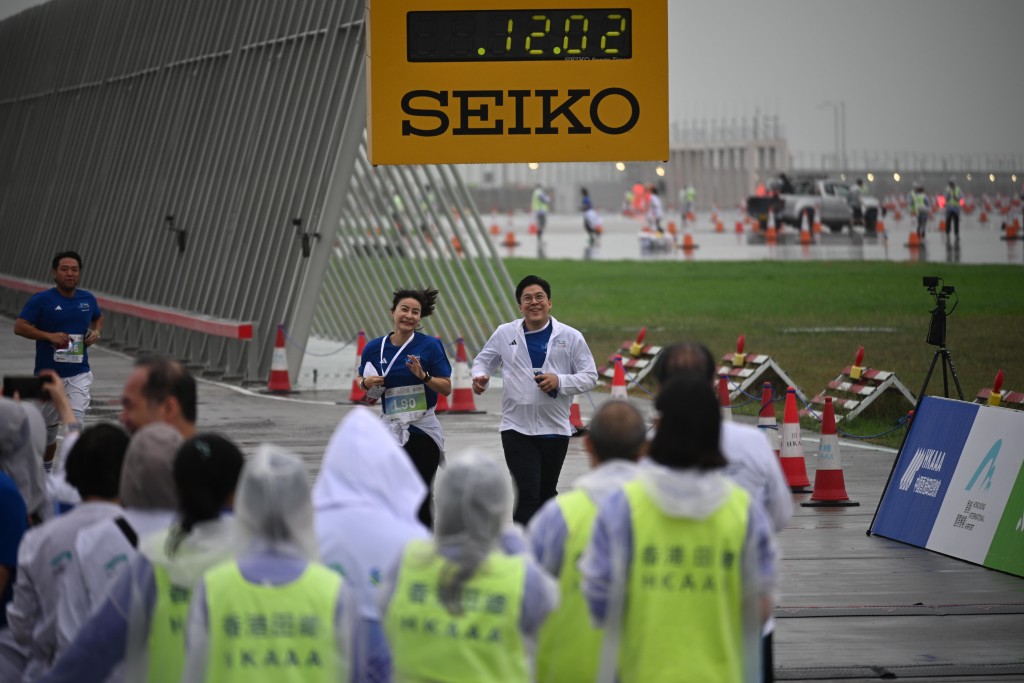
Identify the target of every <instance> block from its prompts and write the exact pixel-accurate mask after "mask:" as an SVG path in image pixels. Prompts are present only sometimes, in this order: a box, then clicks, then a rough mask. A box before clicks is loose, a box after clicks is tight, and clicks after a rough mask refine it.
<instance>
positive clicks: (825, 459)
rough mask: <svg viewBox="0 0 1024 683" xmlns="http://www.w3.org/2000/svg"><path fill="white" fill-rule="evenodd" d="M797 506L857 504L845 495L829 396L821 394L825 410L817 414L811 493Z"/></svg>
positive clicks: (846, 505) (841, 461) (841, 465)
mask: <svg viewBox="0 0 1024 683" xmlns="http://www.w3.org/2000/svg"><path fill="white" fill-rule="evenodd" d="M787 400H788V399H787ZM794 407H795V406H794ZM800 505H802V506H804V507H808V508H813V507H852V506H854V505H860V503H856V502H854V501H852V500H850V496H848V495H847V494H846V481H845V480H844V479H843V460H842V457H841V456H840V454H839V437H838V436H836V413H835V409H834V408H833V407H832V397H831V396H826V397H825V412H824V414H823V415H822V416H821V443H820V444H819V446H818V469H817V470H816V471H815V472H814V493H812V494H811V499H810V500H809V501H807V502H805V503H800Z"/></svg>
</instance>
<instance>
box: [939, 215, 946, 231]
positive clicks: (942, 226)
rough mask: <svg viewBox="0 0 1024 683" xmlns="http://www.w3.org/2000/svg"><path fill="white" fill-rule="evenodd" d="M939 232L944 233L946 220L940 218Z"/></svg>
mask: <svg viewBox="0 0 1024 683" xmlns="http://www.w3.org/2000/svg"><path fill="white" fill-rule="evenodd" d="M939 232H946V219H945V218H940V219H939Z"/></svg>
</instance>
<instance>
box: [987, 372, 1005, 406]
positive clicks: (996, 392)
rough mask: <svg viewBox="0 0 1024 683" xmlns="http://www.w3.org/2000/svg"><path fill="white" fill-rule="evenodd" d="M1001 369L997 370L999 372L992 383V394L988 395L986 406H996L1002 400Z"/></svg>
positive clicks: (1002, 374) (1002, 375)
mask: <svg viewBox="0 0 1024 683" xmlns="http://www.w3.org/2000/svg"><path fill="white" fill-rule="evenodd" d="M1004 376H1005V375H1004V373H1003V369H1002V368H999V372H997V373H996V378H995V380H993V382H992V393H991V394H989V395H988V405H990V406H998V405H1000V404H1001V403H1002V400H1003V391H1002V390H1003V377H1004Z"/></svg>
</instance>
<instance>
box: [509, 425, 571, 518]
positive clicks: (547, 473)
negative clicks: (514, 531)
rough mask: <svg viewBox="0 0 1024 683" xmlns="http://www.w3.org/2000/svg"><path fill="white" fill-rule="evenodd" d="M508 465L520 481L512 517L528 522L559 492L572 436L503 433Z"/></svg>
mask: <svg viewBox="0 0 1024 683" xmlns="http://www.w3.org/2000/svg"><path fill="white" fill-rule="evenodd" d="M501 445H502V448H504V450H505V464H507V465H508V471H509V473H510V474H511V475H512V480H513V481H514V482H515V484H516V509H515V510H514V511H513V513H512V519H513V520H515V521H516V522H519V523H520V524H522V525H524V526H525V525H526V523H527V522H529V521H530V518H531V517H533V514H534V513H535V512H537V510H539V509H540V506H541V505H543V504H544V502H545V501H547V500H548V499H549V498H554V497H555V495H556V494H557V488H556V487H557V486H558V476H559V474H561V472H562V463H563V462H564V461H565V453H566V451H567V450H569V437H567V436H565V437H555V438H544V437H540V436H526V435H525V434H520V433H519V432H516V431H513V430H511V429H509V430H506V431H504V432H502V433H501Z"/></svg>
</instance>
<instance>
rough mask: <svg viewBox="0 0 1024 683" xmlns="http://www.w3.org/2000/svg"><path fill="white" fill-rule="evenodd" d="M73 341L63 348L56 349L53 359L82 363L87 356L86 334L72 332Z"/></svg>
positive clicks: (57, 361) (62, 361)
mask: <svg viewBox="0 0 1024 683" xmlns="http://www.w3.org/2000/svg"><path fill="white" fill-rule="evenodd" d="M70 336H71V343H70V344H69V345H68V346H67V347H65V348H63V349H55V350H54V352H53V361H54V362H55V363H81V362H82V361H83V360H84V358H85V336H84V335H81V334H72V335H70Z"/></svg>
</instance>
